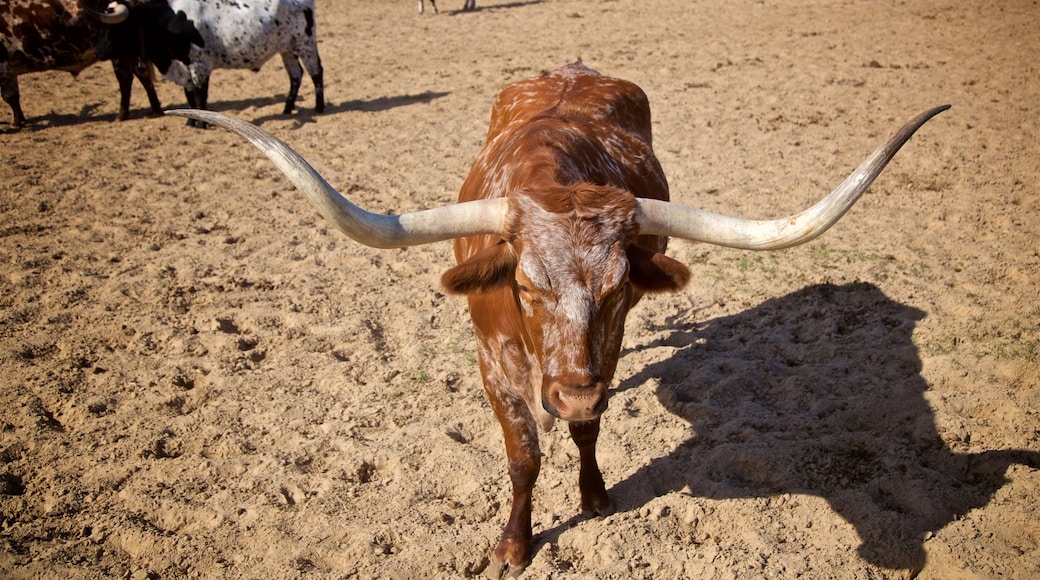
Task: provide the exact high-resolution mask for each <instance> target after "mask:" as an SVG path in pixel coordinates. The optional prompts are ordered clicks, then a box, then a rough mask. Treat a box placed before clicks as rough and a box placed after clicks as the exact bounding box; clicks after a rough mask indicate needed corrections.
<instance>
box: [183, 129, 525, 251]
mask: <svg viewBox="0 0 1040 580" xmlns="http://www.w3.org/2000/svg"><path fill="white" fill-rule="evenodd" d="M166 114H167V115H177V116H179V117H188V118H189V119H195V120H197V121H205V122H206V123H212V124H214V125H218V126H220V127H223V128H225V129H227V130H229V131H232V132H234V133H238V134H239V135H240V136H241V137H243V138H244V139H246V140H247V141H249V142H250V143H252V144H253V145H255V146H256V147H257V148H258V149H260V150H261V151H263V152H264V154H265V155H267V157H268V158H269V159H270V160H271V161H273V162H274V164H275V165H276V166H277V167H278V169H280V170H281V171H282V173H284V174H285V175H286V176H287V177H288V178H289V181H292V183H293V185H295V186H296V188H297V189H299V190H300V191H302V192H303V193H304V194H305V195H306V196H307V199H308V201H310V202H311V205H313V206H314V207H315V208H316V209H317V210H318V213H320V214H321V215H322V217H324V218H325V219H327V220H329V221H330V222H332V223H334V224H336V226H337V227H338V228H339V229H340V230H342V231H343V233H345V234H347V235H348V236H350V237H351V238H353V239H354V240H355V241H357V242H360V243H362V244H364V245H366V246H371V247H373V248H401V247H404V246H418V245H420V244H429V243H431V242H439V241H441V240H450V239H453V238H459V237H463V236H475V235H479V234H502V233H504V231H505V223H506V214H507V212H508V202H507V201H506V200H505V199H501V198H500V199H488V200H481V201H470V202H465V203H456V204H451V205H446V206H442V207H437V208H433V209H428V210H424V211H418V212H414V213H405V214H400V215H383V214H377V213H371V212H368V211H365V210H364V209H361V208H360V207H358V206H356V205H354V204H353V203H351V201H350V200H348V199H347V198H345V197H343V195H342V194H340V193H339V192H338V191H336V190H335V188H333V187H332V186H331V185H329V183H328V182H327V181H325V178H323V177H322V176H321V174H319V173H318V172H317V171H316V170H315V169H314V168H313V167H311V166H310V164H309V163H307V161H306V160H305V159H304V158H303V157H301V156H300V154H299V153H297V152H296V151H293V149H292V147H289V146H288V145H286V144H285V143H284V142H282V141H281V140H279V139H278V138H277V137H275V136H274V135H271V134H270V133H268V132H267V131H264V130H263V129H261V128H259V127H257V126H256V125H253V124H252V123H247V122H245V121H242V120H239V119H235V118H233V117H228V116H227V115H222V114H220V113H214V112H213V111H202V110H197V109H171V110H169V111H166Z"/></svg>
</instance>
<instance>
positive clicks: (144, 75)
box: [133, 58, 162, 115]
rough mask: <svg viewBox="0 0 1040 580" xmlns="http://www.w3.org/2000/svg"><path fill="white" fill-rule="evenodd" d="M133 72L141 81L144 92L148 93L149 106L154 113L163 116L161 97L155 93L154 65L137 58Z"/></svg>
mask: <svg viewBox="0 0 1040 580" xmlns="http://www.w3.org/2000/svg"><path fill="white" fill-rule="evenodd" d="M133 70H134V76H135V77H137V80H139V81H141V86H143V87H144V92H146V93H148V105H149V106H151V107H152V113H154V114H156V115H161V114H162V103H160V102H159V95H158V94H157V93H156V92H155V75H154V74H153V72H152V71H153V69H152V63H150V62H148V61H147V60H145V59H143V58H135V59H134V69H133Z"/></svg>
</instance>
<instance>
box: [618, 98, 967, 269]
mask: <svg viewBox="0 0 1040 580" xmlns="http://www.w3.org/2000/svg"><path fill="white" fill-rule="evenodd" d="M949 108H950V105H942V106H939V107H935V108H934V109H930V110H928V111H925V112H923V113H921V114H920V115H918V116H916V117H914V118H913V119H911V120H910V122H908V123H907V124H906V125H904V126H903V127H902V128H900V129H899V130H898V131H896V132H895V134H893V135H892V136H891V137H889V138H888V140H887V141H885V142H884V143H883V144H882V145H881V146H880V147H878V148H877V150H876V151H874V153H872V154H871V155H870V157H868V158H867V160H866V161H864V162H863V163H862V164H861V165H860V166H859V167H858V168H856V171H854V172H852V175H849V176H848V177H847V178H845V181H843V182H842V183H841V185H839V186H838V187H837V188H836V189H835V190H834V191H832V192H831V193H830V194H829V195H828V196H827V197H825V198H823V199H822V200H820V201H818V202H817V203H816V204H815V205H813V206H812V207H810V208H809V209H806V210H805V211H802V212H801V213H797V214H795V215H792V216H789V217H785V218H782V219H777V220H751V219H743V218H737V217H730V216H726V215H720V214H716V213H711V212H706V211H703V210H699V209H695V208H692V207H687V206H683V205H679V204H675V203H669V202H666V201H658V200H655V199H638V200H637V202H638V204H639V209H638V213H637V217H636V219H637V221H638V222H639V232H640V233H641V234H646V235H658V236H674V237H677V238H685V239H688V240H694V241H698V242H707V243H709V244H715V245H719V246H729V247H731V248H739V249H743V250H779V249H783V248H789V247H791V246H797V245H799V244H804V243H805V242H808V241H809V240H812V239H814V238H816V237H817V236H819V235H820V234H822V233H823V232H825V231H827V229H828V228H830V227H831V226H832V225H834V224H835V223H836V222H837V221H838V220H839V219H841V217H842V216H843V215H845V212H846V211H848V210H849V208H851V207H852V205H853V204H854V203H856V200H858V199H859V198H860V196H861V195H863V192H864V191H866V189H867V188H868V187H870V184H871V183H873V181H874V178H876V177H877V176H878V174H879V173H881V171H882V170H883V169H884V168H885V166H886V165H888V162H889V161H891V160H892V157H894V156H895V154H896V152H897V151H899V148H900V147H902V146H903V144H904V143H906V142H907V141H908V140H909V139H910V136H911V135H913V134H914V132H915V131H917V130H918V129H919V128H920V127H921V125H924V124H925V122H926V121H928V119H931V118H932V117H934V116H935V115H938V114H939V113H941V112H943V111H945V110H946V109H949Z"/></svg>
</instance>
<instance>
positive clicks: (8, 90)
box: [0, 76, 25, 127]
mask: <svg viewBox="0 0 1040 580" xmlns="http://www.w3.org/2000/svg"><path fill="white" fill-rule="evenodd" d="M0 94H2V95H3V98H4V101H6V102H7V104H8V105H10V106H11V114H12V115H14V118H13V119H12V120H11V126H12V127H22V126H24V125H25V115H24V114H22V99H21V94H20V93H19V92H18V77H16V76H11V77H6V78H4V79H3V80H0Z"/></svg>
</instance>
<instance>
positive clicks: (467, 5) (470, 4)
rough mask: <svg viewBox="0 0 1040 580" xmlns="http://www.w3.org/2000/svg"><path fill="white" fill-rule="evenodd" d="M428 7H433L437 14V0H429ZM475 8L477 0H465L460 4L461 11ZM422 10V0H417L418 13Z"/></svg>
mask: <svg viewBox="0 0 1040 580" xmlns="http://www.w3.org/2000/svg"><path fill="white" fill-rule="evenodd" d="M430 8H431V9H433V13H434V14H437V0H430ZM476 9H477V0H465V2H464V3H463V4H462V11H463V12H468V11H470V10H476ZM423 10H424V6H423V0H419V14H422V13H423Z"/></svg>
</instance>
